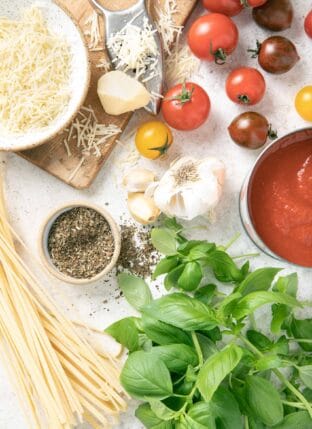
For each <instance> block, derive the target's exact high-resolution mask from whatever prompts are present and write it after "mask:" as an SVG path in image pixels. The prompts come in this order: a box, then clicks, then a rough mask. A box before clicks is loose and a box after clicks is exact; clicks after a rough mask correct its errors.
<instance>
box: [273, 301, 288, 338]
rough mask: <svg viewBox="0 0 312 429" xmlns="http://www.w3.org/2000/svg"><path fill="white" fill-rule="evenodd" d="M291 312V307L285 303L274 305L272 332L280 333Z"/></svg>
mask: <svg viewBox="0 0 312 429" xmlns="http://www.w3.org/2000/svg"><path fill="white" fill-rule="evenodd" d="M290 314H291V309H290V308H289V307H287V305H284V304H273V305H272V321H271V332H272V334H278V333H279V332H280V331H281V330H282V326H283V323H284V321H285V319H287V317H288V316H289V315H290Z"/></svg>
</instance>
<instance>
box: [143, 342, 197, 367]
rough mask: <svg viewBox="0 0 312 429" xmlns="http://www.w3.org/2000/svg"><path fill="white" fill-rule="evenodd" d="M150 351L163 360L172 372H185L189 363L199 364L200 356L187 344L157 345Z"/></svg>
mask: <svg viewBox="0 0 312 429" xmlns="http://www.w3.org/2000/svg"><path fill="white" fill-rule="evenodd" d="M150 353H151V354H152V355H153V356H155V357H157V358H158V359H160V360H162V361H163V362H164V364H165V365H166V367H167V368H168V369H169V371H171V372H175V373H181V372H185V371H186V369H187V367H188V366H189V365H192V366H196V365H198V356H197V354H196V352H195V351H194V350H193V349H192V348H191V347H190V346H187V345H186V344H169V345H167V346H157V347H153V348H152V350H151V351H150ZM147 359H148V357H147Z"/></svg>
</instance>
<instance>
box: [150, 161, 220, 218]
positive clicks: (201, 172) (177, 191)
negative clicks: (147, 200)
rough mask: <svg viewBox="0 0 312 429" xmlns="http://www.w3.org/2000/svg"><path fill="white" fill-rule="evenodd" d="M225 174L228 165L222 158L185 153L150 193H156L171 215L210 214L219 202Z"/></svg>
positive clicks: (191, 215) (168, 214)
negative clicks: (201, 156) (194, 155)
mask: <svg viewBox="0 0 312 429" xmlns="http://www.w3.org/2000/svg"><path fill="white" fill-rule="evenodd" d="M224 177H225V168H224V165H223V163H222V162H221V161H219V160H218V159H216V158H213V157H207V158H204V159H202V160H197V159H194V158H192V157H190V156H185V157H183V158H180V159H178V160H177V161H175V162H174V163H172V164H171V166H170V169H169V170H168V171H167V172H166V173H165V174H164V176H163V177H162V178H161V180H160V181H159V182H158V184H152V185H151V186H150V188H148V189H147V191H146V194H147V195H151V194H153V197H154V201H155V204H156V206H157V207H158V208H159V209H160V210H161V211H162V212H163V213H165V214H166V215H167V216H170V217H178V218H180V219H185V220H192V219H194V218H195V217H197V216H203V215H207V214H208V213H209V211H210V210H211V209H213V208H214V207H215V206H216V205H217V204H218V202H219V199H220V197H221V194H222V187H223V183H224Z"/></svg>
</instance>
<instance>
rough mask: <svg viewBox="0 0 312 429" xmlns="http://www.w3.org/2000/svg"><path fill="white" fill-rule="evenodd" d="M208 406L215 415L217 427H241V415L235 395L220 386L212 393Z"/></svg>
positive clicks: (237, 428)
mask: <svg viewBox="0 0 312 429" xmlns="http://www.w3.org/2000/svg"><path fill="white" fill-rule="evenodd" d="M210 406H211V409H212V412H213V415H214V416H215V417H216V423H217V428H218V429H243V427H244V425H243V422H242V415H241V412H240V409H239V406H238V403H237V401H236V399H235V396H234V395H233V394H232V393H231V392H230V391H229V390H228V389H225V388H224V387H222V386H220V387H219V388H218V390H217V391H216V392H215V394H214V395H213V397H212V399H211V401H210Z"/></svg>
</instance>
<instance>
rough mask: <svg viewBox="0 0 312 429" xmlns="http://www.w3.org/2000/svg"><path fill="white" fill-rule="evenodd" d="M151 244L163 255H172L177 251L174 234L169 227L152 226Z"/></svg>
mask: <svg viewBox="0 0 312 429" xmlns="http://www.w3.org/2000/svg"><path fill="white" fill-rule="evenodd" d="M151 240H152V244H153V246H154V247H155V249H156V250H158V252H160V253H162V254H163V255H166V256H170V255H174V254H175V253H176V251H177V240H176V234H175V232H173V231H172V230H170V229H165V228H154V229H153V230H152V232H151Z"/></svg>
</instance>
